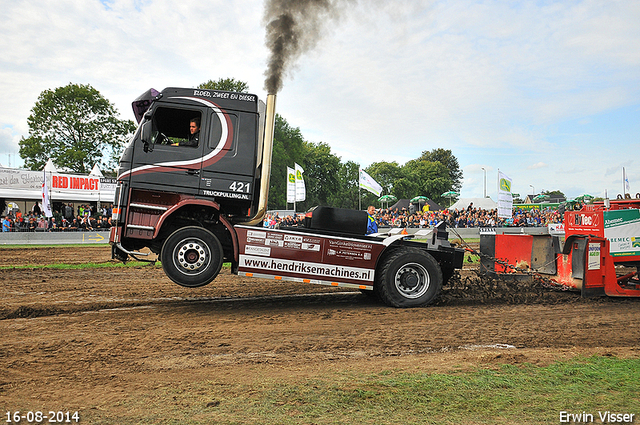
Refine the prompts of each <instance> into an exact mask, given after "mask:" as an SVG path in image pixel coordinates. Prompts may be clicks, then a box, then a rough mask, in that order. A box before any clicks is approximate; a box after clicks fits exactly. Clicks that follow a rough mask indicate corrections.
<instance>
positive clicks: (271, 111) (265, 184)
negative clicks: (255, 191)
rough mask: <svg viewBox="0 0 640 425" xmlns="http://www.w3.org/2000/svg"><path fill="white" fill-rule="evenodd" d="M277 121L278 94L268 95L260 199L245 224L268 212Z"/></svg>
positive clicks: (256, 222)
mask: <svg viewBox="0 0 640 425" xmlns="http://www.w3.org/2000/svg"><path fill="white" fill-rule="evenodd" d="M275 122H276V95H275V94H268V95H267V109H266V111H265V126H264V142H263V144H262V174H261V176H260V199H259V201H258V208H257V210H256V214H255V215H254V216H253V217H251V218H250V219H249V220H248V221H247V222H246V223H245V224H248V225H250V226H253V225H255V224H258V223H259V222H261V221H262V219H263V218H264V215H265V214H266V212H267V200H268V198H269V181H270V178H271V154H272V152H273V131H274V128H275Z"/></svg>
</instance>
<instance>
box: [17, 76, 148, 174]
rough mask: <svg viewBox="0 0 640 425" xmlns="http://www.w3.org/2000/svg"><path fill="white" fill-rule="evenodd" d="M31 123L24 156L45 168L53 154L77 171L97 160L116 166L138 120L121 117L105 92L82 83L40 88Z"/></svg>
mask: <svg viewBox="0 0 640 425" xmlns="http://www.w3.org/2000/svg"><path fill="white" fill-rule="evenodd" d="M27 122H28V124H29V137H27V138H24V137H23V138H22V139H21V140H20V157H21V158H22V159H24V162H25V166H26V167H28V168H30V169H32V170H40V169H42V168H43V167H44V165H45V164H46V162H47V160H48V159H49V158H51V159H52V161H53V163H54V164H55V165H56V166H58V167H62V168H66V169H69V170H71V171H74V172H78V173H88V172H89V171H90V170H91V169H92V168H93V165H94V164H96V163H98V164H100V167H101V168H102V169H103V170H113V169H115V168H116V166H117V158H118V157H119V155H120V153H121V151H122V149H123V148H124V144H125V142H126V141H127V140H128V139H129V138H130V137H131V135H132V133H133V131H134V130H135V125H134V123H133V121H131V120H120V119H118V118H117V111H116V108H115V107H114V106H113V105H112V104H111V103H110V102H109V101H108V100H107V99H105V98H104V97H103V96H102V95H101V94H100V92H98V91H97V90H96V89H94V88H93V87H91V86H90V85H81V84H69V85H67V86H65V87H59V88H57V89H55V90H45V91H43V92H42V93H40V96H39V97H38V100H37V101H36V104H35V106H34V107H33V108H32V109H31V115H30V116H29V118H27ZM105 151H106V152H107V153H108V154H109V156H108V158H107V159H106V160H105V159H103V156H104V153H105Z"/></svg>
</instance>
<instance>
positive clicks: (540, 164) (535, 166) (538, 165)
mask: <svg viewBox="0 0 640 425" xmlns="http://www.w3.org/2000/svg"><path fill="white" fill-rule="evenodd" d="M548 166H549V165H548V164H545V163H544V162H538V163H536V164H531V165H530V166H528V167H527V168H528V169H529V170H538V169H540V168H547V167H548Z"/></svg>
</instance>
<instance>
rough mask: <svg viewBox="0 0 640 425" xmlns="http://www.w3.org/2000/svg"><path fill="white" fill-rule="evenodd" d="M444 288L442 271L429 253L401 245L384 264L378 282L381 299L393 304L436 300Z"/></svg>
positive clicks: (404, 306)
mask: <svg viewBox="0 0 640 425" xmlns="http://www.w3.org/2000/svg"><path fill="white" fill-rule="evenodd" d="M441 289H442V271H441V270H440V266H439V265H438V262H437V261H436V260H435V258H433V257H432V256H431V255H430V254H429V253H428V252H426V251H424V250H421V249H417V248H400V249H398V250H397V251H395V252H393V253H391V254H390V255H389V256H388V257H387V258H386V259H385V260H384V261H383V263H382V268H381V269H380V274H379V276H378V279H377V281H376V290H377V292H378V294H379V296H380V299H381V300H382V301H383V302H384V303H385V304H387V305H389V306H392V307H402V308H407V307H420V306H424V305H427V304H429V303H430V302H431V301H433V300H434V299H435V298H436V297H437V296H438V295H439V294H440V290H441Z"/></svg>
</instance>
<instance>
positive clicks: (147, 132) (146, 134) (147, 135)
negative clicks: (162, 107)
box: [140, 121, 153, 152]
mask: <svg viewBox="0 0 640 425" xmlns="http://www.w3.org/2000/svg"><path fill="white" fill-rule="evenodd" d="M140 140H142V143H143V146H142V150H144V151H145V152H153V141H152V140H151V121H147V122H145V123H144V124H142V129H141V130H140Z"/></svg>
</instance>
